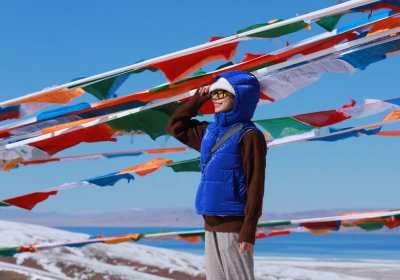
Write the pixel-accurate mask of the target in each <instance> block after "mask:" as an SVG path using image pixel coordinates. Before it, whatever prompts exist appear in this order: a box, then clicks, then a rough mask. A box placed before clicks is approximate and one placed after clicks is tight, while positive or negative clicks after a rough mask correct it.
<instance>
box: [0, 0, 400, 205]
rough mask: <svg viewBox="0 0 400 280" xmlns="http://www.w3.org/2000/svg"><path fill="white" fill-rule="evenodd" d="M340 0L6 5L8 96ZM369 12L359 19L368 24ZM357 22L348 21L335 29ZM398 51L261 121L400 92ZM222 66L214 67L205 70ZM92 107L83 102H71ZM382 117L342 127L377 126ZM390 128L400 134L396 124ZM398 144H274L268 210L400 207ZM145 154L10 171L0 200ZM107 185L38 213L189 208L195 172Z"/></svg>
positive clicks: (141, 144)
mask: <svg viewBox="0 0 400 280" xmlns="http://www.w3.org/2000/svg"><path fill="white" fill-rule="evenodd" d="M336 3H337V1H336V0H324V1H308V0H296V1H295V0H279V1H277V0H270V1H261V0H259V1H248V2H245V1H227V0H224V1H209V0H204V1H173V0H172V1H171V0H170V1H162V0H148V1H130V0H118V1H105V0H96V1H94V0H91V1H89V0H80V1H78V0H69V1H54V0H36V1H28V0H25V1H22V0H13V1H10V0H8V1H2V7H1V9H0V36H1V44H0V79H1V100H7V99H10V98H15V97H19V96H22V95H24V94H28V93H30V92H34V91H37V90H40V89H42V88H45V87H47V86H51V85H56V84H62V83H65V82H68V81H70V80H72V79H73V78H75V77H79V76H90V75H94V74H98V73H101V72H105V71H108V70H112V69H115V68H119V67H123V66H126V65H130V64H133V63H135V62H136V61H138V60H141V59H149V58H153V57H156V56H159V55H163V54H167V53H169V52H173V51H176V50H180V49H183V48H187V47H191V46H194V45H198V44H201V43H203V42H205V41H207V40H208V38H209V37H211V36H226V35H230V34H233V33H235V32H236V31H237V30H239V29H242V28H245V27H247V26H249V25H252V24H256V23H262V22H266V21H269V20H271V19H276V18H282V19H287V18H291V17H293V16H296V15H301V14H304V13H307V12H312V11H314V10H317V9H320V8H324V7H327V6H330V5H334V4H336ZM366 16H367V15H363V16H361V17H364V18H365V17H366ZM356 18H360V16H348V17H344V18H343V21H342V22H341V23H340V25H339V26H342V25H344V24H345V23H348V22H351V21H352V20H354V19H356ZM322 32H323V30H322V29H321V28H319V27H318V26H316V25H313V29H312V30H311V31H305V30H304V31H301V32H298V33H296V34H293V35H290V36H285V37H281V38H279V39H275V40H262V41H254V42H245V43H243V44H241V46H240V47H239V49H238V54H237V58H236V59H235V60H234V61H235V62H238V61H240V59H241V58H242V57H243V53H244V52H268V51H272V50H276V49H278V48H280V47H281V46H284V45H285V44H286V41H288V42H289V43H295V42H296V41H297V40H301V39H304V38H306V37H308V36H311V35H314V34H318V33H322ZM399 62H400V55H397V56H391V57H389V59H387V60H385V61H382V62H379V63H376V64H373V65H371V66H369V67H368V68H367V70H365V71H358V72H357V73H355V74H354V75H352V76H348V75H345V74H327V75H324V76H323V77H322V78H321V80H320V81H318V82H317V83H315V84H313V85H311V86H309V87H307V88H305V89H303V90H301V91H299V92H297V93H296V94H294V95H292V96H290V97H289V98H287V99H285V100H282V101H279V102H277V103H275V104H270V105H263V106H261V107H259V108H258V109H257V110H258V111H257V113H256V116H255V118H256V119H260V118H272V117H281V116H282V117H283V116H290V115H294V114H299V113H306V112H312V111H319V110H328V109H335V108H338V107H340V106H342V105H343V104H346V103H348V102H349V98H354V99H356V101H357V102H359V103H362V102H363V100H364V98H378V99H388V98H395V97H399V95H400V93H399V92H398V80H397V79H398V66H399ZM222 63H223V61H220V62H218V63H216V64H213V65H211V66H208V67H204V69H205V70H207V71H209V70H212V69H214V68H215V65H218V64H222ZM164 82H165V77H164V75H163V74H161V73H143V74H140V75H135V76H132V77H131V78H130V79H129V81H128V82H127V83H126V84H125V85H124V86H123V87H121V89H120V90H119V92H118V93H119V95H125V94H128V93H133V92H136V91H138V90H141V89H146V88H149V87H153V86H156V85H158V84H161V83H164ZM82 101H86V102H93V101H95V98H94V97H92V96H90V95H86V96H85V97H83V98H80V99H78V100H76V101H74V102H73V103H71V104H75V103H78V102H82ZM383 116H384V114H382V115H379V116H375V117H370V118H365V119H361V120H356V121H349V122H347V123H346V122H345V123H343V124H342V125H338V126H337V127H343V126H352V125H362V124H366V123H370V122H371V123H372V122H375V121H379V120H381V119H382V118H383ZM388 129H398V127H396V125H392V126H388ZM398 143H399V139H398V138H395V137H394V138H389V137H377V136H370V137H367V136H365V137H359V138H354V139H349V140H343V141H340V142H333V143H324V142H309V143H300V144H293V145H288V146H284V147H279V148H274V149H270V150H269V152H268V156H267V170H266V175H267V176H266V185H265V186H266V191H265V199H264V212H267V211H270V212H291V211H302V210H311V209H333V208H360V207H362V208H370V207H373V208H383V209H392V208H399V205H400V203H399V202H398V197H399V196H400V186H398V184H397V183H396V178H397V175H396V174H397V172H398V171H397V155H398V152H399V145H398ZM178 145H180V144H179V143H178V142H177V141H175V140H174V139H171V138H169V139H166V138H163V137H161V138H159V139H158V140H157V141H156V142H154V141H151V139H150V138H149V137H147V136H139V137H134V138H130V137H123V138H119V141H118V142H117V143H94V144H81V145H79V146H77V147H74V148H71V149H68V150H66V151H63V152H61V153H59V154H57V155H60V156H61V155H75V154H81V153H100V152H110V151H123V150H129V149H142V148H157V147H171V146H178ZM153 157H154V156H140V157H130V158H118V159H110V160H97V161H76V162H64V163H51V164H46V165H38V166H29V167H22V168H19V169H16V170H12V171H11V172H9V173H2V174H0V176H1V188H0V198H2V199H5V198H9V197H11V196H16V195H20V194H25V193H28V192H33V191H39V190H43V189H46V188H50V187H53V186H57V185H60V184H62V183H65V182H74V181H79V180H83V179H85V178H91V177H95V176H99V175H103V174H107V173H111V172H114V171H119V170H122V169H124V168H126V167H128V166H132V165H135V164H138V163H141V162H144V161H147V160H149V159H151V158H153ZM164 157H167V158H171V159H173V160H182V159H190V158H194V157H197V153H196V152H193V151H192V152H188V153H179V154H169V155H165V156H164ZM135 177H136V180H135V181H134V182H131V183H130V184H126V183H125V182H120V183H118V184H116V185H115V186H114V187H110V188H103V189H94V188H87V189H75V190H70V191H65V192H62V193H60V194H59V195H58V196H56V197H53V198H50V199H49V200H48V201H47V202H45V203H43V204H40V205H39V206H37V208H35V209H34V211H59V212H84V211H99V212H101V211H114V210H124V209H130V208H141V209H150V208H165V207H193V204H194V196H195V191H196V188H197V184H198V181H199V178H200V174H198V173H173V172H172V170H170V169H169V168H161V170H159V171H157V172H155V173H153V174H151V175H148V176H146V177H139V176H135Z"/></svg>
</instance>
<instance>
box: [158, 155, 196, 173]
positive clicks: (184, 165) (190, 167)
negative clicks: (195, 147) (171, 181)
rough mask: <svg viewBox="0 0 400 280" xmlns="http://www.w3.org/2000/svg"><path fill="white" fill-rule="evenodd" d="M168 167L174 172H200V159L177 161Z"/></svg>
mask: <svg viewBox="0 0 400 280" xmlns="http://www.w3.org/2000/svg"><path fill="white" fill-rule="evenodd" d="M166 166H167V167H171V168H172V170H174V172H186V171H194V172H200V158H195V159H189V160H182V161H177V162H173V163H169V164H167V165H166Z"/></svg>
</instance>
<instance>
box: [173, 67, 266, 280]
mask: <svg viewBox="0 0 400 280" xmlns="http://www.w3.org/2000/svg"><path fill="white" fill-rule="evenodd" d="M259 96H260V85H259V83H258V80H257V79H256V78H255V77H254V76H253V75H252V74H250V73H248V72H244V71H231V72H225V73H223V74H221V75H219V76H217V77H216V79H215V80H214V82H213V83H212V84H211V85H210V86H208V87H203V88H200V89H198V90H197V91H196V93H195V94H194V95H193V97H192V98H191V99H190V100H189V101H187V102H186V103H184V104H183V105H181V106H180V107H179V108H178V109H177V110H176V111H175V112H174V114H173V115H172V116H171V118H170V120H169V122H168V124H167V127H166V129H167V131H168V133H169V134H170V135H172V136H173V137H175V138H176V139H177V140H179V141H180V142H182V143H184V144H186V145H188V146H189V147H191V148H193V149H195V150H197V151H200V163H201V165H202V176H201V181H200V185H199V187H198V190H197V194H196V202H195V207H196V213H197V214H200V215H203V218H204V222H205V262H206V277H207V279H212V280H219V279H227V280H230V279H240V280H246V279H254V263H253V250H254V243H255V236H256V229H257V223H258V219H259V218H260V216H261V213H262V204H263V196H264V178H265V166H266V152H267V147H266V142H265V138H264V135H263V134H262V132H261V131H259V130H258V129H257V127H256V126H255V125H254V123H253V122H252V121H251V119H252V117H253V115H254V112H255V109H256V106H257V103H258V101H259ZM209 98H211V99H212V102H213V103H214V107H215V114H214V118H215V122H212V123H208V122H205V121H203V122H200V121H199V120H196V119H193V118H194V117H195V116H196V115H197V112H198V111H199V109H200V107H201V106H202V105H203V104H204V103H205V102H206V101H207V100H209ZM235 127H236V129H237V130H236V132H235V133H234V134H233V135H231V136H230V137H229V138H228V140H226V141H225V142H223V143H222V144H221V145H220V146H219V148H217V149H216V151H215V152H214V153H213V154H212V153H211V148H212V147H213V145H215V143H217V142H218V140H219V139H220V138H221V137H223V135H225V134H226V133H227V132H229V131H231V130H232V129H234V128H235ZM231 134H232V133H231ZM210 153H211V156H210Z"/></svg>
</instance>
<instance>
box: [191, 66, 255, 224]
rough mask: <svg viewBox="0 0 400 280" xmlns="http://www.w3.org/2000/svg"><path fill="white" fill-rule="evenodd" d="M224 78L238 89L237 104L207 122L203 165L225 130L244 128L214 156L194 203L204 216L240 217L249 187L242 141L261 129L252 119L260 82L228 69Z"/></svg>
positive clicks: (198, 211) (236, 93) (202, 157)
mask: <svg viewBox="0 0 400 280" xmlns="http://www.w3.org/2000/svg"><path fill="white" fill-rule="evenodd" d="M221 77H223V78H225V79H226V80H228V82H229V83H230V84H231V85H232V87H233V89H234V90H235V101H234V106H233V108H232V110H231V111H229V112H219V113H215V115H214V117H215V122H213V123H210V124H209V125H208V127H207V129H206V131H205V133H204V136H203V139H202V142H201V147H200V164H201V165H203V164H204V163H205V161H206V160H207V158H208V156H209V154H210V152H211V148H212V146H213V145H214V144H215V143H216V142H217V141H218V140H219V139H220V138H221V137H222V136H223V135H224V134H225V133H226V132H228V131H229V130H231V129H232V128H233V127H235V126H237V125H239V124H242V125H243V128H242V130H240V131H239V132H237V133H236V134H234V135H233V136H232V137H231V138H229V140H227V141H226V142H224V144H222V145H221V146H220V147H219V148H218V150H217V151H216V152H215V153H214V155H213V156H212V157H211V160H210V161H209V162H208V164H207V166H206V167H205V169H204V170H203V173H202V176H201V181H200V185H199V187H198V190H197V194H196V203H195V204H196V205H195V206H196V213H197V214H201V215H229V216H240V215H244V209H245V207H246V200H247V195H246V194H247V186H246V178H245V175H244V170H243V159H242V157H241V154H240V146H239V143H240V140H241V138H242V136H243V134H244V133H246V132H247V131H249V130H256V131H259V130H258V129H257V128H256V126H255V125H254V123H253V122H252V121H251V118H252V117H253V115H254V112H255V109H256V107H257V103H258V101H259V97H260V85H259V83H258V80H257V79H256V77H254V76H253V75H252V74H250V73H248V72H243V71H231V72H226V73H223V74H221V75H219V76H217V77H216V80H218V79H219V78H221ZM259 132H260V131H259ZM260 133H261V132H260Z"/></svg>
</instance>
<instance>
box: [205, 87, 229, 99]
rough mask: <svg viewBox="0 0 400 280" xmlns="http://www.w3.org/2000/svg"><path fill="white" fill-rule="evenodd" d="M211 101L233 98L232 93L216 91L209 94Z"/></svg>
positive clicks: (221, 90)
mask: <svg viewBox="0 0 400 280" xmlns="http://www.w3.org/2000/svg"><path fill="white" fill-rule="evenodd" d="M209 95H210V97H211V99H224V98H225V97H227V96H229V95H230V96H233V94H232V93H230V92H229V91H226V90H223V89H216V90H213V91H212V92H210V93H209Z"/></svg>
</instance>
